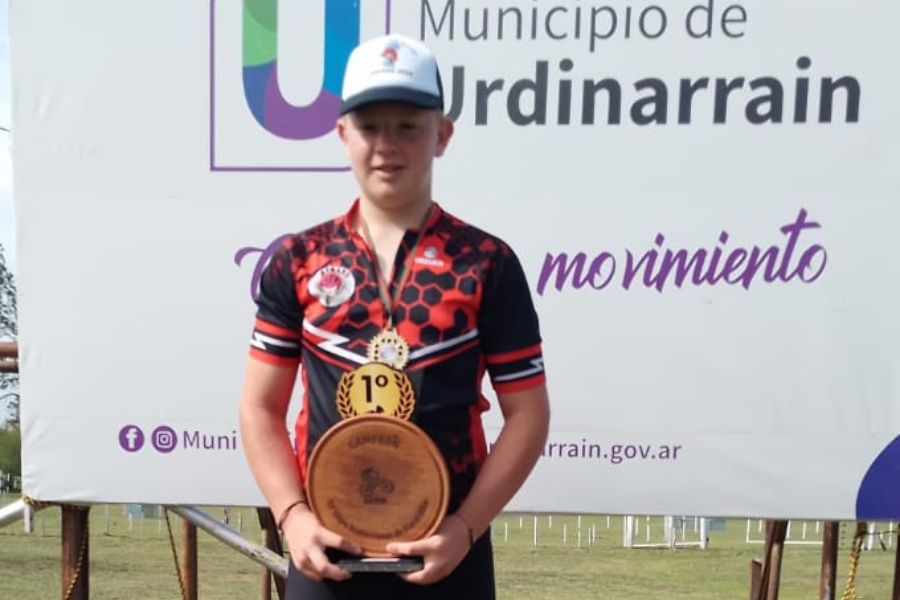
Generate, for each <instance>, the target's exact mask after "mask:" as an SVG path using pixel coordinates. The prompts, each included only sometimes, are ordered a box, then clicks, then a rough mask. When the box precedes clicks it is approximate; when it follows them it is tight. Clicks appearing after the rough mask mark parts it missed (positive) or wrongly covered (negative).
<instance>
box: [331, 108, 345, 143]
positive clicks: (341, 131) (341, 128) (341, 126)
mask: <svg viewBox="0 0 900 600" xmlns="http://www.w3.org/2000/svg"><path fill="white" fill-rule="evenodd" d="M346 120H347V115H341V116H340V117H338V120H337V123H335V126H334V128H335V129H336V130H337V134H338V137H339V138H341V141H342V142H344V143H346V142H347V121H346Z"/></svg>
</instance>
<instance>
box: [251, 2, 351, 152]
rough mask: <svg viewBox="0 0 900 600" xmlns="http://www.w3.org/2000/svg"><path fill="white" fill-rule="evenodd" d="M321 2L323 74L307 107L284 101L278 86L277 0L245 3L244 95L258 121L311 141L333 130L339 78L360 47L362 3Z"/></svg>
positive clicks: (280, 132)
mask: <svg viewBox="0 0 900 600" xmlns="http://www.w3.org/2000/svg"><path fill="white" fill-rule="evenodd" d="M323 1H324V2H325V54H324V66H325V69H324V76H323V81H322V88H321V89H320V90H319V95H318V97H317V98H316V99H315V100H313V102H312V103H311V104H308V105H306V106H295V105H293V104H290V103H289V102H288V101H287V100H285V98H284V95H282V93H281V88H280V86H279V84H278V0H244V18H243V33H244V43H243V55H244V56H243V71H244V73H243V75H244V77H243V80H244V96H245V97H246V99H247V105H248V106H249V107H250V112H252V113H253V117H254V118H255V119H256V121H257V122H258V123H259V124H260V125H262V126H263V128H265V129H266V130H267V131H269V132H271V133H272V134H274V135H277V136H279V137H282V138H287V139H292V140H310V139H314V138H318V137H322V136H323V135H325V134H327V133H329V132H330V131H331V130H333V129H334V122H335V120H336V119H337V116H338V110H339V106H340V99H341V80H342V78H343V75H344V67H345V66H346V64H347V58H348V57H349V56H350V51H351V50H353V48H355V47H356V46H357V45H358V44H359V29H360V26H359V20H360V17H359V2H360V0H323Z"/></svg>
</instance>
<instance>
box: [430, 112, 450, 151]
mask: <svg viewBox="0 0 900 600" xmlns="http://www.w3.org/2000/svg"><path fill="white" fill-rule="evenodd" d="M440 119H441V120H440V124H439V125H438V140H437V146H436V147H435V149H434V155H435V156H437V157H440V156H443V154H444V150H446V149H447V144H449V143H450V138H452V137H453V121H452V120H450V119H448V118H447V117H445V116H444V115H441V116H440Z"/></svg>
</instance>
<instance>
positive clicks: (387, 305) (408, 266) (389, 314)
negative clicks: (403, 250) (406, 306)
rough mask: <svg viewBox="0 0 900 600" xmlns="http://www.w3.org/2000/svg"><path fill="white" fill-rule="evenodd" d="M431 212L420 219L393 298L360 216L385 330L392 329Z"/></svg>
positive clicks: (363, 220) (429, 210)
mask: <svg viewBox="0 0 900 600" xmlns="http://www.w3.org/2000/svg"><path fill="white" fill-rule="evenodd" d="M431 211H432V207H431V206H429V207H428V212H427V213H425V218H424V219H422V224H421V225H420V226H419V233H418V235H416V241H415V242H414V243H413V245H412V248H410V250H409V254H407V255H406V260H404V261H403V266H402V267H401V270H400V275H399V277H398V281H397V287H395V288H394V295H393V296H391V295H390V283H389V282H388V281H387V280H386V279H385V278H384V277H382V275H381V268H380V267H379V266H378V252H377V251H376V250H375V242H373V241H372V234H371V233H370V232H369V226H368V225H367V224H366V220H365V219H363V218H362V216H360V219H359V220H360V223H362V230H363V235H364V236H365V238H366V243H367V244H369V248H371V249H372V258H373V260H372V267H373V269H374V270H375V279H376V280H377V281H378V295H379V296H380V297H381V302H382V304H384V310H385V318H386V320H387V326H386V329H393V327H394V308H396V306H397V302H398V301H399V300H400V294H401V292H402V291H403V288H405V287H406V284H407V283H408V280H409V276H410V274H412V262H413V259H414V258H415V256H416V250H418V248H419V244H420V243H421V241H422V238H423V237H424V235H425V224H426V223H427V222H428V217H430V216H431ZM404 237H405V235H404ZM401 243H402V242H401Z"/></svg>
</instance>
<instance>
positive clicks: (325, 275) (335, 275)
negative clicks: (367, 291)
mask: <svg viewBox="0 0 900 600" xmlns="http://www.w3.org/2000/svg"><path fill="white" fill-rule="evenodd" d="M355 289H356V280H355V279H353V272H352V271H351V270H350V269H348V268H347V267H342V266H340V265H328V266H327V267H322V268H321V269H319V270H318V271H316V274H315V275H313V276H312V279H310V280H309V293H310V294H312V295H313V296H315V297H316V298H318V299H319V302H321V303H322V306H325V307H327V308H331V307H333V306H337V305H339V304H343V303H344V302H346V301H347V300H349V299H350V296H352V295H353V291H354V290H355Z"/></svg>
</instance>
